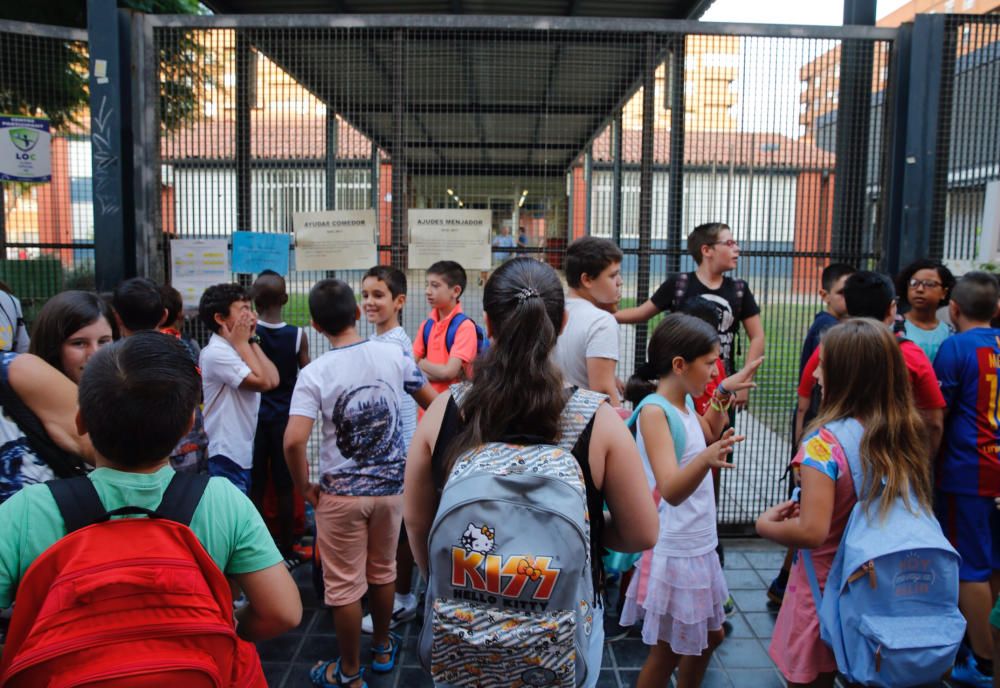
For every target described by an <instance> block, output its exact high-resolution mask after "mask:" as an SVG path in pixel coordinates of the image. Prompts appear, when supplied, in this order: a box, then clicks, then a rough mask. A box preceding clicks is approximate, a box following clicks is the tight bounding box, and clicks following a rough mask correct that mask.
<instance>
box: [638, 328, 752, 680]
mask: <svg viewBox="0 0 1000 688" xmlns="http://www.w3.org/2000/svg"><path fill="white" fill-rule="evenodd" d="M648 356H649V360H648V362H646V363H644V364H643V365H642V366H640V368H639V370H638V371H637V372H636V375H635V376H633V378H632V379H631V380H630V381H629V389H628V391H627V396H628V398H629V400H630V401H632V402H633V403H635V402H638V401H639V400H640V399H641V400H642V402H641V403H640V405H639V407H638V408H637V411H636V413H637V423H636V441H637V442H638V444H639V451H640V453H641V454H642V456H643V458H644V459H645V461H646V463H647V478H648V479H649V480H650V482H651V483H653V484H654V485H655V487H656V488H657V491H658V492H659V494H660V496H661V497H662V498H663V500H664V502H665V503H664V504H663V505H661V507H660V537H659V541H658V542H657V543H656V547H655V549H653V551H652V553H647V554H646V555H644V556H643V561H642V564H641V565H640V567H639V572H638V574H637V575H635V576H633V578H632V581H631V583H630V584H629V588H628V592H627V593H626V600H625V607H624V609H623V611H622V625H623V626H628V625H631V624H633V623H635V622H636V621H638V620H640V619H641V620H642V621H643V625H642V639H643V642H645V643H646V644H647V645H651V646H652V647H651V648H650V650H649V657H648V658H647V659H646V663H645V664H644V665H643V667H642V672H641V673H640V674H639V680H638V682H637V683H636V686H638V688H652V687H653V686H665V685H668V684H669V681H670V676H671V674H673V671H674V669H675V668H678V669H679V671H678V676H677V685H678V686H679V687H680V688H687V687H690V686H697V685H699V684H700V683H701V680H702V677H703V676H704V675H705V669H706V668H707V667H708V661H709V659H710V658H711V655H712V651H713V650H714V649H715V648H716V647H717V646H718V645H719V643H721V642H722V639H723V637H724V635H725V634H724V632H723V630H722V623H723V621H725V619H726V615H725V612H724V611H723V605H724V603H725V601H726V599H727V598H728V597H729V590H728V589H727V588H726V581H725V578H723V575H722V566H721V565H720V564H719V557H718V555H717V554H716V552H715V548H716V545H717V544H718V538H717V535H716V527H715V496H714V490H713V487H712V476H711V469H712V468H732V464H731V463H728V461H727V457H728V456H729V454H730V453H731V452H732V447H733V445H734V444H735V443H737V442H742V441H743V437H741V436H737V435H735V434H734V431H733V429H732V428H730V429H729V430H726V432H725V433H723V428H724V427H725V426H726V424H727V423H728V421H729V416H728V415H727V411H728V409H729V406H730V404H731V403H732V401H733V393H734V392H738V391H740V390H744V389H749V388H751V387H753V386H754V385H753V383H752V382H748V381H747V380H748V379H749V378H750V377H751V376H752V375H753V374H754V372H755V371H756V370H757V367H758V366H759V365H760V363H761V360H762V359H757V360H756V361H753V362H751V363H750V364H749V365H748V366H747V367H745V368H744V369H743V370H741V371H740V372H738V373H736V374H735V375H732V376H730V377H729V378H727V379H725V380H723V381H722V382H721V383H720V384H719V385H718V386H717V387H716V389H715V392H714V393H713V397H712V400H711V403H710V405H709V408H708V409H707V411H706V413H705V415H704V416H702V415H699V414H698V413H697V411H696V410H695V406H694V402H693V401H692V399H693V398H695V397H700V396H701V395H702V394H703V393H704V392H705V388H706V387H707V386H708V384H709V382H711V381H713V380H714V379H715V378H717V377H718V375H719V371H718V367H717V365H716V362H717V361H718V359H719V333H718V331H717V330H716V329H715V328H714V327H712V326H711V325H709V324H707V323H706V322H704V321H703V320H701V319H699V318H695V317H692V316H690V315H685V314H682V313H673V314H671V315H668V316H667V317H666V318H664V319H663V322H661V323H660V325H659V326H658V327H657V328H656V331H655V332H653V336H652V338H651V339H650V340H649V349H648ZM649 380H656V383H655V384H653V383H650V382H649ZM670 417H673V418H674V420H668V418H670ZM678 420H679V421H680V425H682V426H683V433H682V432H681V431H680V428H679V427H678V425H677V421H678ZM720 434H721V435H722V437H721V439H717V438H719V436H720ZM716 440H717V441H716ZM709 441H713V444H711V445H707V442H709ZM681 445H683V450H682V451H678V449H679V447H680V446H681Z"/></svg>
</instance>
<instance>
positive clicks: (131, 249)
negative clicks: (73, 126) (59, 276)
mask: <svg viewBox="0 0 1000 688" xmlns="http://www.w3.org/2000/svg"><path fill="white" fill-rule="evenodd" d="M127 16H128V15H127V13H123V14H122V15H121V16H120V15H119V12H118V8H117V6H116V4H115V0H87V30H88V33H89V36H90V42H89V46H88V50H89V54H90V121H91V143H92V146H93V149H92V150H93V163H92V164H93V195H94V257H95V278H96V281H97V288H98V290H109V289H113V288H114V287H115V286H116V285H117V284H118V283H119V282H121V281H122V280H123V279H126V278H127V277H132V276H134V275H135V273H136V270H135V205H134V197H133V193H132V186H133V180H132V174H133V170H132V155H133V150H132V134H131V131H132V127H131V121H132V115H131V112H132V110H131V104H132V98H131V79H130V76H129V75H130V72H131V65H130V64H129V62H128V61H129V59H130V48H129V43H130V39H131V33H130V28H129V26H128V19H127Z"/></svg>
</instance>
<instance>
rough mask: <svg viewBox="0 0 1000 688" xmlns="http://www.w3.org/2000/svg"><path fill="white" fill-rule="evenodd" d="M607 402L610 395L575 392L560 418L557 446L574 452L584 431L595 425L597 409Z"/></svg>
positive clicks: (584, 391) (586, 391)
mask: <svg viewBox="0 0 1000 688" xmlns="http://www.w3.org/2000/svg"><path fill="white" fill-rule="evenodd" d="M607 400H608V395H606V394H600V393H598V392H591V391H590V390H587V389H577V390H574V392H573V395H572V396H571V397H570V398H569V400H568V401H567V402H566V406H564V407H563V411H562V414H561V415H560V416H559V441H558V442H557V443H556V444H557V446H559V448H560V449H564V450H565V451H568V452H572V451H573V447H575V446H576V444H577V442H578V441H579V440H580V438H581V436H582V435H583V434H584V431H586V430H587V428H588V427H590V426H591V425H592V424H593V422H594V414H596V413H597V409H598V408H600V406H601V404H603V403H604V402H605V401H607Z"/></svg>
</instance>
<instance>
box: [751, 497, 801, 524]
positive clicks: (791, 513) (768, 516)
mask: <svg viewBox="0 0 1000 688" xmlns="http://www.w3.org/2000/svg"><path fill="white" fill-rule="evenodd" d="M798 515H799V503H798V502H795V501H792V500H791V499H789V500H787V501H784V502H781V503H780V504H775V505H774V506H772V507H771V508H770V509H768V510H767V511H765V512H764V513H762V514H761V515H760V519H759V520H760V521H770V522H772V523H780V522H781V521H787V520H788V519H790V518H795V517H797V516H798Z"/></svg>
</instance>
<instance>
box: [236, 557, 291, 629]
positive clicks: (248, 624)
mask: <svg viewBox="0 0 1000 688" xmlns="http://www.w3.org/2000/svg"><path fill="white" fill-rule="evenodd" d="M233 579H234V580H235V581H236V583H237V584H238V585H239V586H240V587H241V588H242V589H243V592H244V593H245V594H246V596H247V600H248V602H249V604H248V605H247V606H246V607H244V608H243V609H241V610H240V611H238V612H236V618H237V620H238V621H239V624H238V625H237V627H236V632H237V633H238V634H239V636H240V637H241V638H243V639H244V640H249V641H260V640H267V639H269V638H273V637H275V636H278V635H281V634H282V633H284V632H285V631H289V630H291V629H293V628H295V627H296V626H298V625H299V622H300V621H301V620H302V598H301V596H300V595H299V588H298V586H297V585H295V581H294V580H292V577H291V575H289V573H288V570H287V569H286V568H285V564H284V562H281V563H278V564H275V565H274V566H269V567H267V568H266V569H261V570H260V571H252V572H251V573H239V574H234V575H233Z"/></svg>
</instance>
